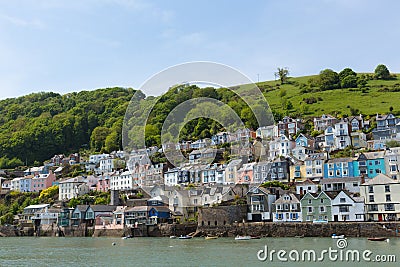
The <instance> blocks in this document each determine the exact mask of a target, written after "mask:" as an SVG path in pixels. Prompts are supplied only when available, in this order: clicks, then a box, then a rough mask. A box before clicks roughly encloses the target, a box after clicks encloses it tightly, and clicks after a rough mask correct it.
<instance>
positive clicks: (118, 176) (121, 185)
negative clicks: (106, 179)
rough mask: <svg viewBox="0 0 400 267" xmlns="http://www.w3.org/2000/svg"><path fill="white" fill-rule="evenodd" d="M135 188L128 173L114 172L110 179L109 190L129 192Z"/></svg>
mask: <svg viewBox="0 0 400 267" xmlns="http://www.w3.org/2000/svg"><path fill="white" fill-rule="evenodd" d="M135 186H136V185H135V184H134V181H133V177H132V174H131V172H130V171H124V172H115V173H114V174H113V175H111V177H110V190H130V189H133V188H134V187H135Z"/></svg>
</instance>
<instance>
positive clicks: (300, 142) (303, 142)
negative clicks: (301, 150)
mask: <svg viewBox="0 0 400 267" xmlns="http://www.w3.org/2000/svg"><path fill="white" fill-rule="evenodd" d="M295 142H296V146H304V147H313V146H314V140H313V139H311V138H310V137H308V136H306V135H304V134H302V133H300V134H299V135H298V136H297V138H296V140H295Z"/></svg>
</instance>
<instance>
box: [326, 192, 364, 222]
mask: <svg viewBox="0 0 400 267" xmlns="http://www.w3.org/2000/svg"><path fill="white" fill-rule="evenodd" d="M364 219H365V218H364V198H362V197H354V196H352V195H351V194H349V193H348V192H346V191H340V192H339V194H337V195H336V197H335V198H333V199H332V221H334V222H355V221H357V222H363V221H364Z"/></svg>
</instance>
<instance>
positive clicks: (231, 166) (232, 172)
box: [225, 159, 243, 184]
mask: <svg viewBox="0 0 400 267" xmlns="http://www.w3.org/2000/svg"><path fill="white" fill-rule="evenodd" d="M242 165H243V163H242V160H240V159H235V160H232V161H231V162H229V163H228V165H227V166H226V169H225V183H227V184H234V183H235V181H237V171H238V170H239V169H240V168H241V167H242Z"/></svg>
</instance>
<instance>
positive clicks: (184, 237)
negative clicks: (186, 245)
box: [178, 235, 193, 239]
mask: <svg viewBox="0 0 400 267" xmlns="http://www.w3.org/2000/svg"><path fill="white" fill-rule="evenodd" d="M178 238H179V239H192V238H193V236H190V235H181V236H180V237H178Z"/></svg>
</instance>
